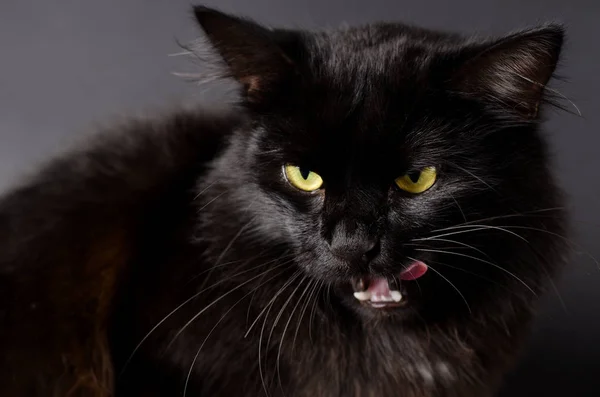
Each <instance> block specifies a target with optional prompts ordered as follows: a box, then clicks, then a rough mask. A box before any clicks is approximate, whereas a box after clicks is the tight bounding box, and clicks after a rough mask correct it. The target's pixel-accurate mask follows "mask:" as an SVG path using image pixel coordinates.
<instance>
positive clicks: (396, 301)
mask: <svg viewBox="0 0 600 397" xmlns="http://www.w3.org/2000/svg"><path fill="white" fill-rule="evenodd" d="M426 272H427V265H426V264H425V263H423V262H421V261H414V262H412V263H411V264H410V265H409V266H407V267H406V268H405V269H404V270H403V271H402V272H400V274H399V275H398V276H397V277H396V278H394V279H391V280H390V279H388V278H385V277H374V276H362V277H356V278H354V279H353V280H352V287H353V289H354V297H355V298H356V299H357V300H359V301H360V302H361V303H362V304H365V305H369V306H370V307H373V308H375V309H384V308H393V307H400V306H403V305H404V304H405V302H406V299H404V296H403V293H402V292H401V287H400V285H399V281H398V280H401V281H412V280H416V279H418V278H420V277H422V276H423V275H424V274H425V273H426Z"/></svg>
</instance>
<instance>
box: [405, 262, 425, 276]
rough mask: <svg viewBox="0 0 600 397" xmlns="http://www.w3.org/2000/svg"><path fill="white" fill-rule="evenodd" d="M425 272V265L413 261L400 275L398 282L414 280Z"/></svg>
mask: <svg viewBox="0 0 600 397" xmlns="http://www.w3.org/2000/svg"><path fill="white" fill-rule="evenodd" d="M425 272H427V265H426V264H424V263H423V262H421V261H415V262H413V263H412V264H411V265H410V266H408V267H407V268H406V269H404V270H403V271H402V273H400V280H406V281H410V280H416V279H418V278H419V277H421V276H422V275H424V274H425Z"/></svg>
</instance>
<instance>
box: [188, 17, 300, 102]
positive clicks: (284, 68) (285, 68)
mask: <svg viewBox="0 0 600 397" xmlns="http://www.w3.org/2000/svg"><path fill="white" fill-rule="evenodd" d="M194 15H195V17H196V20H197V21H198V23H199V24H200V27H201V28H202V29H203V30H204V32H205V34H206V36H207V37H208V39H209V41H210V43H211V44H212V46H213V47H214V49H215V50H216V51H217V53H218V54H219V55H220V56H221V58H222V59H223V60H224V61H225V63H226V65H227V67H228V68H229V73H230V77H233V78H234V79H236V80H237V81H238V82H240V83H241V84H242V85H243V87H244V91H243V94H244V96H245V97H246V98H247V99H249V100H250V101H254V100H258V99H259V98H260V97H261V96H264V95H265V94H266V93H268V92H269V91H270V90H271V89H272V88H274V86H276V85H277V84H278V83H279V82H280V81H281V80H282V79H283V78H284V77H285V75H287V74H288V73H289V72H290V71H291V70H293V62H292V61H291V59H290V58H289V57H288V56H287V55H286V54H285V53H284V51H283V49H282V47H280V46H279V45H278V43H277V41H276V33H275V32H274V31H272V30H269V29H267V28H265V27H262V26H260V25H258V24H257V23H254V22H252V21H250V20H247V19H243V18H238V17H234V16H231V15H228V14H225V13H222V12H220V11H217V10H214V9H211V8H207V7H204V6H195V7H194Z"/></svg>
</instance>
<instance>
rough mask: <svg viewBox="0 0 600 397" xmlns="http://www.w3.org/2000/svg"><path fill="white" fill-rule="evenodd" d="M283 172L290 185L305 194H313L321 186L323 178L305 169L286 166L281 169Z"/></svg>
mask: <svg viewBox="0 0 600 397" xmlns="http://www.w3.org/2000/svg"><path fill="white" fill-rule="evenodd" d="M283 172H284V174H285V177H286V179H287V180H288V182H289V183H290V185H292V186H294V187H295V188H297V189H300V190H303V191H305V192H313V191H315V190H318V189H320V188H321V186H323V178H321V176H319V174H317V173H316V172H313V171H310V170H308V169H306V168H303V167H298V166H296V165H292V164H287V165H285V166H284V167H283Z"/></svg>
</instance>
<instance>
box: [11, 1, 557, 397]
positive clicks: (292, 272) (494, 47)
mask: <svg viewBox="0 0 600 397" xmlns="http://www.w3.org/2000/svg"><path fill="white" fill-rule="evenodd" d="M195 15H196V17H197V19H198V22H199V23H200V26H201V27H202V28H203V29H204V31H205V33H206V37H207V38H208V39H209V40H210V42H211V43H212V45H213V47H214V49H215V51H216V53H217V54H218V55H219V56H220V57H221V58H222V60H223V62H224V63H225V67H224V69H223V77H232V78H234V79H236V80H237V81H238V82H239V83H240V87H241V88H240V98H241V99H240V104H239V105H236V106H234V107H232V109H231V110H230V111H225V112H214V111H201V110H197V111H193V112H180V113H178V114H175V115H172V116H169V117H166V118H164V119H162V120H146V121H136V122H132V123H131V124H130V125H126V126H117V127H115V128H114V130H113V131H107V132H105V133H103V134H100V135H99V137H98V138H97V140H95V141H94V142H91V143H89V144H88V145H87V146H85V147H83V148H81V149H77V150H74V151H71V152H69V153H67V154H65V155H64V156H62V157H60V158H58V159H56V160H54V161H52V162H51V163H50V164H48V165H47V166H45V167H44V168H43V170H42V171H41V172H40V173H39V174H38V175H36V176H34V177H32V178H30V179H29V180H28V181H25V182H24V183H23V184H22V185H21V186H19V187H17V188H15V189H13V190H12V191H11V192H9V193H7V194H6V195H5V196H4V197H3V198H2V201H1V202H0V247H1V250H0V291H1V292H0V294H1V299H0V302H1V303H0V316H1V320H2V321H1V324H2V325H1V326H0V346H1V348H0V349H1V350H2V351H3V352H4V354H3V355H2V358H1V360H2V361H1V362H0V363H1V369H2V371H0V391H1V394H2V395H10V396H49V395H54V396H65V395H69V396H79V395H81V396H112V395H116V396H138V395H139V396H157V397H158V396H172V395H180V394H181V393H184V392H185V394H186V395H187V396H240V395H251V396H259V395H268V396H288V397H291V396H298V397H300V396H307V397H308V396H356V397H359V396H360V397H362V396H402V397H426V396H427V397H431V396H436V397H467V396H473V397H484V396H492V395H493V393H494V392H495V390H496V389H497V387H498V385H499V384H500V382H501V380H502V376H503V375H504V374H505V373H506V371H508V370H509V369H510V368H511V365H512V364H513V362H514V360H515V358H516V357H517V354H518V351H519V347H520V345H521V343H522V340H523V337H524V336H525V335H526V334H527V331H528V328H529V324H530V321H531V319H532V315H533V314H532V313H533V307H534V305H533V304H534V302H535V300H536V299H535V298H536V297H537V296H538V295H539V294H541V293H542V292H543V291H544V289H545V286H546V285H548V283H549V282H551V280H552V278H553V277H555V276H556V274H557V272H558V271H559V270H560V268H561V266H562V265H563V264H564V262H565V260H564V258H565V252H566V247H565V246H564V243H563V241H562V239H561V237H560V236H563V235H564V234H565V233H566V228H567V226H566V215H565V213H564V210H563V209H562V207H563V201H562V198H561V194H560V190H559V189H558V187H557V186H556V185H555V182H554V179H553V176H552V172H551V168H550V162H549V158H548V154H547V149H546V144H545V142H544V140H543V137H542V135H541V133H540V131H539V125H540V121H541V119H540V117H541V113H542V111H543V110H544V109H545V107H544V104H545V103H547V102H548V100H549V99H551V98H549V96H548V95H547V90H546V89H545V86H546V84H547V83H548V81H549V80H550V79H551V77H552V75H553V73H554V69H555V66H556V63H557V61H558V59H559V54H560V50H561V46H562V40H563V30H562V28H561V27H559V26H557V25H545V26H541V27H538V28H533V29H529V30H525V31H521V32H517V33H514V34H512V35H508V36H505V37H502V38H490V39H480V38H468V39H467V38H464V37H462V36H459V35H455V34H449V33H445V32H435V31H430V30H425V29H420V28H416V27H411V26H407V25H403V24H400V23H378V24H371V25H365V26H359V27H352V28H348V29H340V30H334V31H318V32H307V31H292V30H284V29H267V28H264V27H261V26H259V25H257V24H255V23H253V22H251V21H249V20H246V19H240V18H236V17H233V16H229V15H226V14H223V13H220V12H218V11H215V10H211V9H207V8H204V7H196V8H195ZM287 163H292V164H301V165H302V166H303V167H306V168H308V169H311V170H313V171H315V172H318V173H319V174H320V175H321V176H322V177H323V179H324V181H325V185H324V189H322V190H320V191H319V192H317V193H305V192H301V191H299V190H297V189H295V188H293V187H292V186H290V184H289V183H288V182H287V181H286V179H285V177H284V176H283V174H282V166H283V165H284V164H287ZM427 166H435V167H437V168H438V170H439V177H438V180H437V182H436V184H435V185H434V186H433V187H432V188H431V189H430V190H428V191H427V192H425V193H423V194H420V195H410V194H406V193H403V192H401V191H400V190H399V189H397V188H395V187H394V183H393V181H394V179H395V178H397V177H398V176H400V175H403V174H405V173H407V172H410V171H412V170H418V169H421V168H423V167H427ZM374 242H375V243H374ZM373 246H375V247H376V249H371V250H369V249H370V248H372V247H373ZM367 250H369V254H370V258H369V259H370V260H369V261H368V263H367V264H365V263H363V262H361V263H358V262H356V261H345V260H343V259H340V256H339V255H335V254H334V253H333V252H334V251H338V252H339V251H342V252H346V253H347V255H349V256H350V257H352V256H353V255H354V256H356V255H360V254H362V253H363V252H365V251H367ZM411 258H417V259H420V260H422V261H424V262H426V263H427V264H428V265H429V266H430V271H429V272H428V273H427V274H426V275H425V276H424V277H422V278H421V279H419V280H417V281H413V282H406V283H404V282H403V284H405V285H403V287H404V288H405V290H406V292H407V297H408V299H409V302H408V305H407V306H406V307H403V308H401V309H397V310H392V311H377V310H373V309H368V308H365V307H364V306H361V305H359V304H358V303H357V302H356V301H355V299H354V298H353V297H352V288H351V286H350V279H351V278H352V277H355V276H358V275H364V274H371V275H378V276H391V277H393V275H395V274H398V272H399V271H401V270H402V268H403V267H404V266H406V265H407V264H408V263H409V261H410V260H411Z"/></svg>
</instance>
